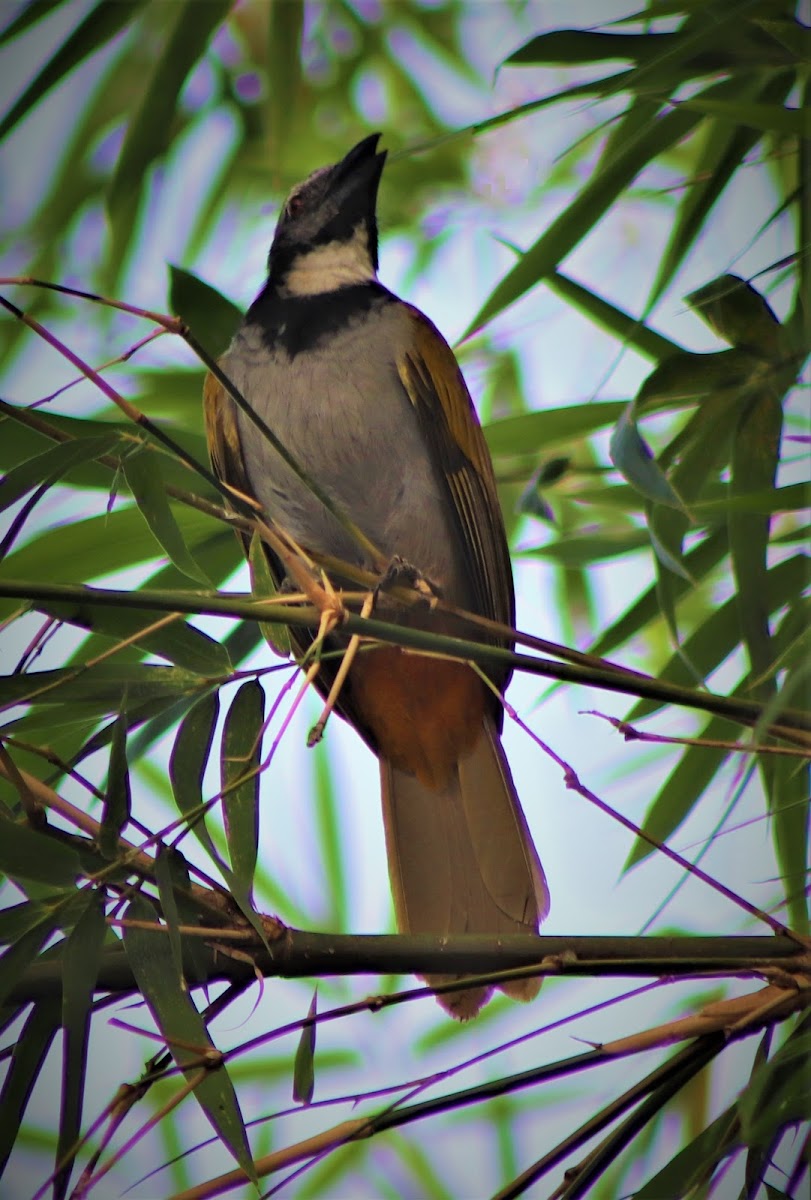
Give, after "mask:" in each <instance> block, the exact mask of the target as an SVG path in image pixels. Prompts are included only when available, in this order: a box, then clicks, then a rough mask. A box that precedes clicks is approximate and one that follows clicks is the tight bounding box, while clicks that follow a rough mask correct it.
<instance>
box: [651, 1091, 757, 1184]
mask: <svg viewBox="0 0 811 1200" xmlns="http://www.w3.org/2000/svg"><path fill="white" fill-rule="evenodd" d="M739 1146H740V1124H739V1122H738V1120H737V1118H736V1114H735V1111H734V1109H727V1111H726V1112H723V1113H721V1115H720V1116H719V1117H716V1119H715V1120H714V1121H713V1122H712V1123H711V1124H710V1125H708V1126H707V1128H706V1129H704V1130H703V1131H702V1132H701V1133H700V1134H699V1135H698V1137H696V1138H693V1140H692V1141H691V1142H688V1144H687V1145H686V1146H684V1147H683V1148H682V1149H681V1150H680V1151H679V1152H678V1154H676V1155H674V1156H673V1158H672V1159H671V1160H670V1162H669V1163H668V1164H667V1165H666V1166H665V1167H663V1168H662V1170H661V1171H657V1173H656V1174H655V1175H654V1176H652V1178H650V1179H649V1180H648V1181H647V1183H645V1184H643V1185H642V1187H641V1188H640V1189H639V1191H638V1192H635V1193H634V1200H662V1197H663V1196H688V1195H689V1194H690V1193H691V1192H692V1191H694V1189H695V1188H696V1187H698V1186H700V1185H701V1184H702V1183H703V1182H704V1181H705V1180H706V1178H707V1176H709V1175H711V1174H712V1173H713V1171H714V1170H715V1168H716V1166H717V1165H718V1164H719V1163H721V1162H723V1160H724V1159H725V1158H728V1157H729V1155H730V1154H732V1153H734V1151H735V1150H736V1149H737V1148H738V1147H739Z"/></svg>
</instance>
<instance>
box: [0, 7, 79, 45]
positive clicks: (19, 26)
mask: <svg viewBox="0 0 811 1200" xmlns="http://www.w3.org/2000/svg"><path fill="white" fill-rule="evenodd" d="M65 2H66V0H39V3H38V4H27V5H26V7H25V8H23V9H21V11H20V12H18V13H17V14H16V16H15V17H13V18H12V19H11V20H10V21H9V23H8V25H6V27H5V29H3V30H2V31H0V46H4V45H5V44H6V42H10V41H11V40H12V39H13V38H15V37H18V36H19V35H20V34H21V33H25V31H26V29H30V28H31V26H32V25H36V24H37V22H38V21H41V20H42V19H43V18H44V17H47V16H48V14H49V13H52V12H53V11H54V10H55V9H57V8H59V6H60V4H64V3H65Z"/></svg>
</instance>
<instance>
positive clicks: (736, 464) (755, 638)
mask: <svg viewBox="0 0 811 1200" xmlns="http://www.w3.org/2000/svg"><path fill="white" fill-rule="evenodd" d="M782 425H783V410H782V407H781V404H780V401H779V398H778V397H777V396H775V395H774V394H773V393H772V392H771V390H770V389H763V390H761V391H759V392H756V393H754V395H753V396H752V398H751V399H750V401H749V403H748V404H747V405H746V406H745V409H744V411H743V413H742V414H741V416H740V418H739V424H738V428H737V431H736V434H735V438H734V443H733V449H732V489H733V492H734V493H735V494H738V493H746V492H747V491H748V490H750V489H752V488H756V489H760V488H767V487H774V482H775V475H776V471H777V462H778V455H779V447H780V434H781V430H782ZM728 527H729V545H730V552H731V555H732V566H733V570H734V573H735V580H736V583H737V587H738V593H737V594H738V613H739V617H740V622H741V630H742V632H743V641H744V644H745V646H746V648H747V651H748V654H749V661H750V663H751V665H752V671H753V673H754V674H755V675H756V676H760V675H761V674H762V673H763V672H764V671H766V670H767V668H768V666H769V663H770V662H771V659H772V657H773V655H772V648H771V633H770V630H769V620H768V614H767V612H766V607H765V597H766V587H767V557H766V556H767V551H768V545H769V517H768V516H765V515H762V514H759V513H746V512H735V511H732V512H730V514H729V519H728ZM771 690H772V689H771V688H765V689H764V688H763V687H761V689H760V695H761V696H763V697H764V698H767V697H768V695H769V694H770V692H771Z"/></svg>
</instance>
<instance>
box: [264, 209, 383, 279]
mask: <svg viewBox="0 0 811 1200" xmlns="http://www.w3.org/2000/svg"><path fill="white" fill-rule="evenodd" d="M376 278H377V275H376V274H375V269H374V267H373V266H372V259H371V257H370V255H369V241H368V237H367V234H366V229H365V227H364V226H363V225H356V226H355V232H354V233H353V234H352V237H351V238H350V239H349V241H348V242H329V243H328V244H327V245H325V246H314V247H313V248H312V250H305V251H304V252H303V253H301V254H299V256H298V257H297V258H296V259H295V261H294V263H293V265H292V267H291V268H290V270H289V271H288V273H287V277H286V279H285V281H284V286H285V288H286V290H287V291H288V292H289V293H290V295H292V296H316V295H318V294H319V293H320V292H334V291H335V290H336V288H341V287H347V286H350V285H351V284H353V283H368V282H369V281H370V280H372V279H376Z"/></svg>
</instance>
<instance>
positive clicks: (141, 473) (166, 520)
mask: <svg viewBox="0 0 811 1200" xmlns="http://www.w3.org/2000/svg"><path fill="white" fill-rule="evenodd" d="M124 475H125V477H126V480H127V483H128V484H129V486H130V488H131V490H132V494H133V496H134V497H135V500H136V502H137V504H138V507H139V509H140V510H141V512H142V513H143V515H144V518H145V519H146V522H147V524H148V525H149V528H150V529H151V530H152V532H153V534H154V535H155V538H156V539H157V541H159V542H160V544H161V546H163V548H164V550H165V551H166V553H167V554H168V555H169V558H170V559H171V560H172V562H173V563H174V565H175V566H176V567H177V569H178V570H179V571H182V572H183V574H184V575H188V576H189V578H190V579H194V580H195V581H196V582H197V583H201V584H202V585H203V586H204V587H211V580H210V579H207V578H206V576H205V574H204V573H203V571H201V569H200V567H199V566H198V564H197V563H196V562H195V560H194V559H193V558H192V556H191V554H190V553H189V550H188V547H187V546H186V543H185V541H184V539H183V534H182V533H181V531H180V527H179V525H178V523H177V521H176V520H175V516H174V513H173V512H172V509H171V507H170V505H169V500H168V498H167V495H166V487H165V485H164V483H163V479H162V478H161V475H160V467H159V465H158V462H157V461H156V458H155V456H154V455H152V454H149V453H148V452H147V451H141V452H140V453H138V454H133V455H131V456H129V457H128V458H126V459H125V460H124Z"/></svg>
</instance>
